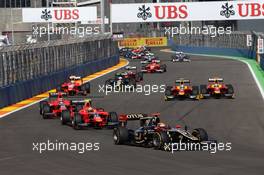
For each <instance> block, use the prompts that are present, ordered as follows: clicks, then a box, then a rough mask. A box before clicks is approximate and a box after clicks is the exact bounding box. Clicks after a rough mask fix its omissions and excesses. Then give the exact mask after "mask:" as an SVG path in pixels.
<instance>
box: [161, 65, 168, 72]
mask: <svg viewBox="0 0 264 175" xmlns="http://www.w3.org/2000/svg"><path fill="white" fill-rule="evenodd" d="M160 69H161V70H163V72H167V66H166V64H162V65H161V66H160Z"/></svg>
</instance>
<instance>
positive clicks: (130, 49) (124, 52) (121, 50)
mask: <svg viewBox="0 0 264 175" xmlns="http://www.w3.org/2000/svg"><path fill="white" fill-rule="evenodd" d="M132 50H133V49H132V48H128V47H123V48H120V49H119V55H120V56H124V55H125V54H126V53H127V52H131V51H132Z"/></svg>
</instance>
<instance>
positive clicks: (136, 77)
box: [135, 72, 143, 81]
mask: <svg viewBox="0 0 264 175" xmlns="http://www.w3.org/2000/svg"><path fill="white" fill-rule="evenodd" d="M135 79H136V81H142V80H143V73H142V72H137V73H136V75H135Z"/></svg>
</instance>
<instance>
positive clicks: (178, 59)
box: [171, 52, 191, 62]
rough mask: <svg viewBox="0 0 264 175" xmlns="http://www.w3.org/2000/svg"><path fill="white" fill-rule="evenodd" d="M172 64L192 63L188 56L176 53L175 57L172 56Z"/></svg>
mask: <svg viewBox="0 0 264 175" xmlns="http://www.w3.org/2000/svg"><path fill="white" fill-rule="evenodd" d="M171 61H172V62H191V60H190V58H189V56H188V55H186V54H184V53H183V52H175V55H172V56H171Z"/></svg>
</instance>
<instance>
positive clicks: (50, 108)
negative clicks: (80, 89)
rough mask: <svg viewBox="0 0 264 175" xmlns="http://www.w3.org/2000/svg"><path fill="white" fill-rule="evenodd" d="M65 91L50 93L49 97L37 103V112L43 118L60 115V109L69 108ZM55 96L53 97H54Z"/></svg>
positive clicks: (69, 102)
mask: <svg viewBox="0 0 264 175" xmlns="http://www.w3.org/2000/svg"><path fill="white" fill-rule="evenodd" d="M66 96H67V94H66V93H61V92H59V93H50V94H49V99H48V100H45V101H41V102H40V103H39V113H40V115H42V117H43V119H47V118H56V117H60V116H61V113H62V111H64V110H67V109H68V110H70V108H71V101H70V100H67V99H65V98H64V97H66ZM54 98H55V99H54Z"/></svg>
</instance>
